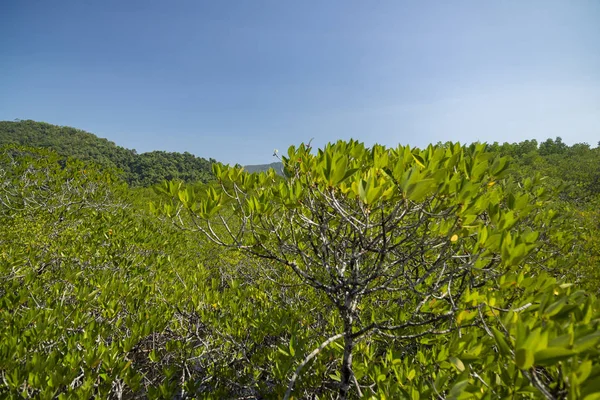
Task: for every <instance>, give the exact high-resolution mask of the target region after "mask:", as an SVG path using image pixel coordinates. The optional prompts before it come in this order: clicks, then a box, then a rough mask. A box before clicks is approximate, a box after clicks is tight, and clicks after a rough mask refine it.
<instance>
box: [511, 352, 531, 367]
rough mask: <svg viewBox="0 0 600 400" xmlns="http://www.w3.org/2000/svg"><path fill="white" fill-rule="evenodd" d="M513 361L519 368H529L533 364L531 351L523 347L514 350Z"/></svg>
mask: <svg viewBox="0 0 600 400" xmlns="http://www.w3.org/2000/svg"><path fill="white" fill-rule="evenodd" d="M515 361H516V363H517V367H519V368H520V369H525V370H526V369H529V368H531V367H532V366H533V362H534V355H533V351H531V350H529V349H525V348H521V349H517V351H516V352H515Z"/></svg>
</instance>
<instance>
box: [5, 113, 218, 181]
mask: <svg viewBox="0 0 600 400" xmlns="http://www.w3.org/2000/svg"><path fill="white" fill-rule="evenodd" d="M6 144H19V145H25V146H32V147H42V148H50V149H52V150H54V151H56V152H57V153H59V154H61V155H63V156H69V157H75V158H79V159H81V160H85V161H93V162H94V163H95V164H98V165H100V166H102V167H108V168H117V169H120V170H121V171H122V172H123V178H124V179H125V180H126V181H127V182H128V183H129V184H131V185H135V186H150V185H153V184H156V183H160V182H162V181H163V180H165V179H166V180H171V179H178V180H182V181H186V182H207V181H209V180H210V179H211V178H212V173H211V169H210V164H211V162H212V161H214V160H210V161H209V160H205V159H204V158H199V157H196V156H194V155H192V154H190V153H187V152H186V153H168V152H164V151H152V152H148V153H142V154H137V153H136V151H135V150H129V149H125V148H123V147H120V146H117V145H116V144H114V143H113V142H110V141H108V140H106V139H102V138H99V137H97V136H96V135H93V134H91V133H88V132H85V131H82V130H79V129H75V128H70V127H63V126H56V125H51V124H47V123H44V122H35V121H14V122H12V121H0V146H1V145H6Z"/></svg>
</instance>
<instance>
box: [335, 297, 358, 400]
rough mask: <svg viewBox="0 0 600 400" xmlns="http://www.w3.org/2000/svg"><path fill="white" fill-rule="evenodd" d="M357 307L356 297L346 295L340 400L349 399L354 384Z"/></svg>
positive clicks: (342, 312)
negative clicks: (354, 329) (353, 360)
mask: <svg viewBox="0 0 600 400" xmlns="http://www.w3.org/2000/svg"><path fill="white" fill-rule="evenodd" d="M355 308H356V299H354V298H352V297H350V296H348V297H346V304H345V307H343V309H342V310H340V311H341V314H342V319H343V320H344V358H343V359H342V370H341V375H342V376H341V381H340V396H339V399H340V400H346V399H348V392H349V391H350V386H351V384H352V378H353V377H354V373H353V372H352V351H353V350H354V338H353V337H352V328H353V326H354V310H355Z"/></svg>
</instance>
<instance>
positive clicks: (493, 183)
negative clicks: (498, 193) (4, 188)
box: [488, 181, 496, 186]
mask: <svg viewBox="0 0 600 400" xmlns="http://www.w3.org/2000/svg"><path fill="white" fill-rule="evenodd" d="M495 184H496V182H494V181H491V182H489V183H488V186H494V185H495Z"/></svg>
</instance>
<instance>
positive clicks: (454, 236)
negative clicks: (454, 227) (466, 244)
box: [450, 234, 458, 242]
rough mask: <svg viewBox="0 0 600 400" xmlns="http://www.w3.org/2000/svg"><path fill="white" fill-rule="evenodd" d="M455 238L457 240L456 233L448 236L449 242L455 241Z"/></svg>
mask: <svg viewBox="0 0 600 400" xmlns="http://www.w3.org/2000/svg"><path fill="white" fill-rule="evenodd" d="M457 240H458V235H457V234H454V235H452V237H451V238H450V241H451V242H456V241H457Z"/></svg>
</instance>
